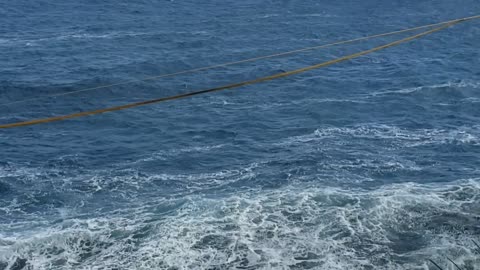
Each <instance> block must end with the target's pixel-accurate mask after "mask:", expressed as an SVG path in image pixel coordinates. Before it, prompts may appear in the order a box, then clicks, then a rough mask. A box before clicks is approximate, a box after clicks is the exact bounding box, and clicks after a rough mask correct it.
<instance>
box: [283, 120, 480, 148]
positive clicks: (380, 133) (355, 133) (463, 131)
mask: <svg viewBox="0 0 480 270" xmlns="http://www.w3.org/2000/svg"><path fill="white" fill-rule="evenodd" d="M479 135H480V127H479V126H471V127H460V128H457V129H450V130H447V129H405V128H400V127H396V126H390V125H378V124H364V125H359V126H353V127H343V128H338V127H327V128H319V129H316V130H315V131H314V132H313V133H310V134H307V135H300V136H294V137H290V138H287V139H284V140H283V141H281V142H279V143H278V145H294V144H303V143H318V142H321V141H322V140H325V139H328V138H340V137H348V138H355V139H371V140H384V141H385V140H387V141H389V142H391V143H393V144H395V145H397V146H399V147H402V146H403V147H416V146H422V145H434V144H452V143H453V144H455V143H460V144H475V145H477V144H479V143H480V139H479ZM337 141H338V142H339V143H343V142H345V140H340V139H339V140H337Z"/></svg>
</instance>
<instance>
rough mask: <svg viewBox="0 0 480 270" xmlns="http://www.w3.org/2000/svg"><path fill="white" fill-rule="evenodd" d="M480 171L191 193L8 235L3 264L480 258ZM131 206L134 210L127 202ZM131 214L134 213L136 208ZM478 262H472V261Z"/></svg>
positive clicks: (211, 264)
mask: <svg viewBox="0 0 480 270" xmlns="http://www.w3.org/2000/svg"><path fill="white" fill-rule="evenodd" d="M479 180H480V179H470V180H463V181H459V182H456V183H452V184H446V185H445V184H444V185H442V186H434V185H429V186H426V185H418V184H413V183H406V184H397V185H390V186H386V187H383V188H381V189H378V190H373V191H367V190H345V189H337V188H324V187H318V186H317V187H315V186H308V187H307V186H289V187H285V188H282V189H279V190H275V191H251V192H242V193H239V194H237V195H235V196H231V197H227V198H206V197H202V196H191V197H189V199H187V201H186V202H184V203H182V204H178V203H177V205H176V206H175V207H174V208H173V209H172V211H169V212H168V213H167V214H164V212H162V213H163V214H155V211H157V212H158V209H161V208H165V205H164V204H165V202H154V201H152V202H150V203H148V204H145V205H148V206H143V207H140V208H136V209H131V210H128V211H130V212H129V213H126V212H124V213H121V215H122V216H124V217H119V215H120V213H112V214H111V215H109V216H111V218H109V219H106V218H86V219H71V220H65V221H63V222H61V223H60V224H54V225H52V226H51V227H50V229H48V230H41V231H32V232H31V233H30V234H29V235H27V234H22V236H19V235H18V236H17V235H9V236H4V235H0V264H2V263H3V265H7V264H8V265H9V266H12V265H14V264H16V263H23V264H24V265H25V266H26V267H32V268H33V269H71V268H75V269H100V268H101V269H115V268H123V269H306V268H308V269H426V268H427V265H428V262H427V259H434V260H436V261H437V262H441V261H443V260H444V258H445V257H446V256H448V257H449V258H451V259H453V260H454V261H456V262H457V264H459V265H460V266H461V267H465V269H475V268H477V267H480V257H478V255H475V254H474V246H473V243H472V241H471V240H472V239H476V237H478V236H479V235H480V227H479V225H478V224H479V223H478V220H480V215H479V213H480V211H479V210H480V208H479V207H478V205H480V182H479ZM125 211H127V210H125ZM127 216H128V217H127ZM468 267H470V268H468Z"/></svg>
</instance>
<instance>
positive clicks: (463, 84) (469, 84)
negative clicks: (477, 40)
mask: <svg viewBox="0 0 480 270" xmlns="http://www.w3.org/2000/svg"><path fill="white" fill-rule="evenodd" d="M441 88H469V89H478V88H480V82H475V81H470V80H461V81H456V82H453V81H451V82H447V83H442V84H432V85H423V86H419V87H412V88H404V89H398V90H388V91H378V92H373V93H370V94H368V96H372V97H376V96H385V95H391V94H411V93H416V92H421V91H424V90H436V89H441Z"/></svg>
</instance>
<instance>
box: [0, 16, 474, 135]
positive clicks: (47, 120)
mask: <svg viewBox="0 0 480 270" xmlns="http://www.w3.org/2000/svg"><path fill="white" fill-rule="evenodd" d="M477 18H480V15H479V16H474V17H469V18H463V19H458V20H454V21H451V22H449V23H446V24H443V25H442V26H440V27H437V28H433V29H431V30H428V31H425V32H422V33H419V34H416V35H413V36H409V37H406V38H403V39H400V40H397V41H394V42H390V43H388V44H385V45H382V46H378V47H375V48H372V49H369V50H365V51H361V52H358V53H354V54H350V55H347V56H344V57H340V58H337V59H334V60H330V61H327V62H323V63H319V64H316V65H311V66H308V67H304V68H300V69H295V70H292V71H288V72H282V73H278V74H275V75H271V76H266V77H261V78H257V79H254V80H249V81H244V82H239V83H233V84H228V85H224V86H220V87H215V88H210V89H206V90H200V91H195V92H189V93H184V94H179V95H174V96H170V97H163V98H158V99H152V100H146V101H142V102H135V103H129V104H125V105H121V106H115V107H109V108H105V109H98V110H93V111H85V112H79V113H73V114H68V115H62V116H56V117H48V118H41V119H36V120H30V121H24V122H17V123H11V124H4V125H0V128H13V127H21V126H30V125H36V124H42V123H50V122H56V121H61V120H66V119H71V118H77V117H82V116H88V115H95V114H101V113H106V112H113V111H120V110H125V109H129V108H134V107H139V106H144V105H148V104H153V103H159V102H163V101H168V100H175V99H181V98H186V97H190V96H195V95H200V94H206V93H211V92H217V91H222V90H227V89H231V88H237V87H241V86H245V85H250V84H255V83H260V82H265V81H270V80H274V79H278V78H283V77H287V76H291V75H295V74H298V73H302V72H306V71H309V70H313V69H317V68H321V67H325V66H329V65H332V64H336V63H339V62H343V61H347V60H350V59H353V58H356V57H359V56H362V55H366V54H369V53H373V52H376V51H380V50H383V49H386V48H389V47H392V46H396V45H399V44H401V43H405V42H407V41H410V40H413V39H417V38H420V37H423V36H426V35H428V34H431V33H434V32H437V31H440V30H442V29H445V28H447V27H450V26H452V25H454V24H457V23H459V22H463V21H466V20H472V19H477Z"/></svg>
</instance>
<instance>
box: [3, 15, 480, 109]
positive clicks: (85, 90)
mask: <svg viewBox="0 0 480 270" xmlns="http://www.w3.org/2000/svg"><path fill="white" fill-rule="evenodd" d="M478 18H480V15H477V16H471V17H465V18H461V19H455V20H450V21H445V22H439V23H434V24H428V25H422V26H417V27H412V28H408V29H403V30H398V31H393V32H388V33H382V34H376V35H371V36H366V37H361V38H355V39H349V40H343V41H337V42H333V43H329V44H324V45H319V46H313V47H306V48H302V49H297V50H293V51H287V52H281V53H276V54H271V55H265V56H259V57H254V58H249V59H244V60H239V61H233V62H227V63H223V64H217V65H212V66H206V67H200V68H194V69H189V70H183V71H179V72H174V73H168V74H162V75H157V76H151V77H146V78H143V79H134V80H129V81H125V82H120V83H113V84H106V85H99V86H94V87H89V88H84V89H79V90H74V91H69V92H64V93H58V94H52V95H44V96H41V97H34V98H28V99H23V100H18V101H12V102H7V103H1V104H0V106H7V105H12V104H17V103H24V102H27V101H33V100H39V99H42V98H48V97H59V96H66V95H72V94H78V93H82V92H88V91H93V90H98V89H103V88H109V87H113V86H120V85H125V84H130V83H134V82H144V81H151V80H157V79H161V78H167V77H173V76H177V75H182V74H188V73H194V72H199V71H205V70H210V69H215V68H221V67H227V66H232V65H237V64H242V63H248V62H254V61H258V60H262V59H269V58H274V57H280V56H286V55H291V54H295V53H300V52H306V51H311V50H318V49H323V48H327V47H332V46H336V45H343V44H349V43H354V42H358V41H364V40H368V39H372V38H378V37H385V36H391V35H395V34H401V33H407V32H412V31H416V30H420V29H425V28H429V27H434V26H439V25H444V24H448V23H453V22H460V21H466V20H473V19H478Z"/></svg>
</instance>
